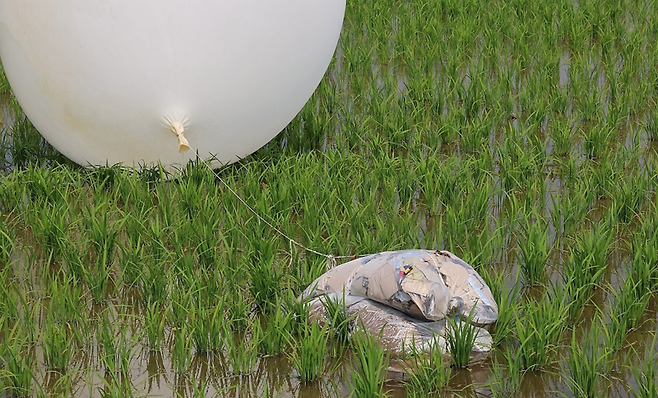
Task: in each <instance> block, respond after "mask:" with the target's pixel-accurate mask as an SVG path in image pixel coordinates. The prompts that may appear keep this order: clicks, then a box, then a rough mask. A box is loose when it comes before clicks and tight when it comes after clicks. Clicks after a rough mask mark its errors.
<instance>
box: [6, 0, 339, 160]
mask: <svg viewBox="0 0 658 398" xmlns="http://www.w3.org/2000/svg"><path fill="white" fill-rule="evenodd" d="M344 12H345V0H276V1H274V0H58V1H53V0H0V56H1V57H2V62H3V64H4V67H5V71H6V74H7V78H8V79H9V82H10V83H11V86H12V90H13V92H14V94H15V95H16V98H17V99H18V101H19V102H20V104H21V105H22V107H23V109H24V111H25V113H26V115H27V116H28V117H29V119H30V120H31V121H32V123H33V124H34V125H35V127H36V128H37V129H38V130H39V131H40V132H41V133H42V135H43V136H44V137H45V138H46V139H47V140H48V141H49V142H50V143H51V144H52V145H53V146H54V147H55V148H57V149H58V150H59V151H60V152H62V153H63V154H64V155H66V156H67V157H69V158H70V159H72V160H73V161H75V162H77V163H79V164H81V165H105V164H106V163H109V164H115V163H123V164H124V165H127V166H135V165H138V164H153V163H157V162H161V163H162V164H164V165H180V164H184V163H186V162H187V161H188V160H189V159H192V158H195V157H196V154H195V153H194V151H187V152H185V153H179V140H178V139H177V135H176V132H177V131H178V132H179V133H180V132H181V130H184V135H183V136H182V137H181V142H180V144H181V147H180V149H181V150H182V149H185V147H184V144H185V139H187V141H189V146H190V147H192V148H193V149H195V150H198V151H199V154H200V156H202V157H210V156H213V155H214V156H217V160H218V161H219V162H221V163H229V162H232V161H235V160H237V159H238V158H241V157H244V156H246V155H248V154H250V153H252V152H253V151H255V150H257V149H258V148H260V147H261V146H263V145H264V144H265V143H267V142H268V141H269V140H271V139H272V138H273V137H274V136H275V135H276V134H278V133H279V132H280V131H281V130H282V129H283V128H284V127H285V126H286V125H287V124H288V123H289V122H290V120H292V118H293V117H294V116H295V115H296V114H297V113H298V112H299V110H300V109H301V108H302V107H303V105H304V103H305V102H306V101H307V100H308V98H309V97H310V96H311V94H312V93H313V91H314V90H315V88H316V87H317V85H318V83H319V82H320V80H321V79H322V76H323V75H324V73H325V70H326V68H327V65H328V64H329V62H330V60H331V57H332V55H333V52H334V49H335V47H336V43H337V41H338V36H339V34H340V29H341V26H342V22H343V16H344Z"/></svg>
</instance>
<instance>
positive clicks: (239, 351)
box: [222, 322, 260, 376]
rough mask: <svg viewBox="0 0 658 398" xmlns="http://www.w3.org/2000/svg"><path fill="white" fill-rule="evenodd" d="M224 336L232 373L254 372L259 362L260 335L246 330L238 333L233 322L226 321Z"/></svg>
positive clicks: (247, 373) (244, 373)
mask: <svg viewBox="0 0 658 398" xmlns="http://www.w3.org/2000/svg"><path fill="white" fill-rule="evenodd" d="M251 330H252V331H253V330H254V329H253V328H252V329H251ZM222 336H223V341H224V349H225V350H226V357H227V359H228V363H229V364H230V365H231V373H233V375H240V376H244V375H249V374H252V373H253V372H254V369H255V367H256V365H257V363H258V342H259V340H260V338H259V337H260V336H250V335H249V334H248V333H246V332H238V333H236V331H235V328H234V327H233V325H231V322H226V323H224V330H223V333H222Z"/></svg>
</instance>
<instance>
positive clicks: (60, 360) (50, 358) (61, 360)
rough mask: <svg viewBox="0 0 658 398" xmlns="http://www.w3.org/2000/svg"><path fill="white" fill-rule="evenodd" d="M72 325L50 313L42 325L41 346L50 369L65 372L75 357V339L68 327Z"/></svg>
mask: <svg viewBox="0 0 658 398" xmlns="http://www.w3.org/2000/svg"><path fill="white" fill-rule="evenodd" d="M69 328H70V325H67V324H63V323H60V322H58V321H57V320H56V319H55V316H54V315H53V314H52V313H50V314H49V315H48V316H47V317H46V320H45V322H44V324H43V325H42V329H41V348H42V349H43V356H44V360H45V362H46V366H47V368H48V369H49V370H55V371H58V372H60V373H63V372H64V371H66V369H68V367H69V365H70V363H71V359H72V358H73V350H74V346H73V341H72V340H71V339H70V333H69V332H68V329H69Z"/></svg>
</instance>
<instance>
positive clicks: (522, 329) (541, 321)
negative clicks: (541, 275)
mask: <svg viewBox="0 0 658 398" xmlns="http://www.w3.org/2000/svg"><path fill="white" fill-rule="evenodd" d="M555 291H556V290H554V292H555ZM568 311H569V307H568V305H567V304H565V302H564V300H563V299H562V297H560V298H559V299H554V298H552V297H549V295H548V294H545V295H544V296H543V297H542V298H541V299H540V300H539V301H535V300H532V299H531V300H529V301H527V302H524V303H523V304H522V305H521V307H520V309H519V310H518V312H517V315H516V319H515V331H516V339H517V342H518V347H517V353H516V355H517V357H518V361H519V367H520V368H521V369H522V370H534V369H539V368H542V367H545V366H547V365H549V364H550V363H552V362H553V360H554V359H555V354H556V351H557V348H558V346H559V343H560V339H561V338H562V335H563V333H564V331H565V330H566V327H567V320H568Z"/></svg>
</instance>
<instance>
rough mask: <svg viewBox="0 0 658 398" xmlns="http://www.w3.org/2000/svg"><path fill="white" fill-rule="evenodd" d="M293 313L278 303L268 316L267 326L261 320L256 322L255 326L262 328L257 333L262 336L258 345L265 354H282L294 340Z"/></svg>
mask: <svg viewBox="0 0 658 398" xmlns="http://www.w3.org/2000/svg"><path fill="white" fill-rule="evenodd" d="M293 316H294V315H293V313H291V312H287V311H286V310H285V309H284V307H283V306H281V305H278V306H277V307H276V309H275V310H274V312H273V313H272V314H271V315H270V316H269V317H267V318H266V321H265V322H266V323H265V325H266V326H265V327H264V328H263V327H262V326H261V323H260V322H254V328H256V329H260V330H259V331H258V332H256V333H255V334H257V335H259V336H260V340H259V342H258V347H259V350H260V352H261V353H263V354H265V355H280V354H283V353H284V352H285V350H286V349H287V348H288V347H289V346H290V344H291V342H292V341H293V336H292V318H293Z"/></svg>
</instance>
